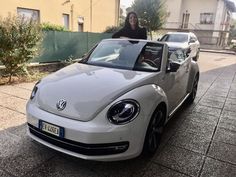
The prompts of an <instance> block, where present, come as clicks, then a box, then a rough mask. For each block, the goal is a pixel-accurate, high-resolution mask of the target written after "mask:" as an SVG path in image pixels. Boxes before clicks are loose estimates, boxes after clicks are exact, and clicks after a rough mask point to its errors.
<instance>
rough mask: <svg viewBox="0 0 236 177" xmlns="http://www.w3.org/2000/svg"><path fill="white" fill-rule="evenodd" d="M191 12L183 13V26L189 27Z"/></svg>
mask: <svg viewBox="0 0 236 177" xmlns="http://www.w3.org/2000/svg"><path fill="white" fill-rule="evenodd" d="M189 17H190V13H188V11H187V10H186V13H183V17H182V24H181V28H188V24H189Z"/></svg>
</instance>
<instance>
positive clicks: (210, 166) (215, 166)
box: [201, 158, 236, 177]
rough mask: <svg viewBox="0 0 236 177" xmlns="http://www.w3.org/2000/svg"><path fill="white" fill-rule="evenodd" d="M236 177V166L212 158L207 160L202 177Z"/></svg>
mask: <svg viewBox="0 0 236 177" xmlns="http://www.w3.org/2000/svg"><path fill="white" fill-rule="evenodd" d="M209 176H211V177H223V176H224V177H235V176H236V166H234V165H231V164H228V163H224V162H221V161H218V160H215V159H212V158H206V162H205V164H204V167H203V171H202V174H201V177H209Z"/></svg>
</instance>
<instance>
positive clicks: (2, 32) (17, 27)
mask: <svg viewBox="0 0 236 177" xmlns="http://www.w3.org/2000/svg"><path fill="white" fill-rule="evenodd" d="M41 41H42V30H41V27H40V25H39V24H38V23H37V22H36V21H34V20H33V19H29V18H25V17H23V16H11V15H9V16H8V17H6V18H4V19H3V18H0V62H1V63H2V64H3V65H5V67H6V69H5V72H6V73H7V75H8V76H9V82H11V78H12V75H13V74H17V73H19V72H20V73H22V71H25V64H26V62H28V61H29V60H31V59H32V58H34V57H35V56H36V55H37V54H38V52H39V45H40V43H41ZM26 72H27V71H26Z"/></svg>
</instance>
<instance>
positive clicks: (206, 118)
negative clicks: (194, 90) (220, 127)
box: [185, 112, 219, 125]
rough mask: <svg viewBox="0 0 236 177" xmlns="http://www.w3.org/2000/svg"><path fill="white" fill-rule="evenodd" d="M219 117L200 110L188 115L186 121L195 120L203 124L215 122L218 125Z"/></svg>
mask: <svg viewBox="0 0 236 177" xmlns="http://www.w3.org/2000/svg"><path fill="white" fill-rule="evenodd" d="M218 119H219V117H215V116H211V115H208V114H202V113H199V112H194V113H191V114H188V115H187V116H186V119H185V122H189V121H194V122H198V123H201V124H213V125H216V124H217V122H218Z"/></svg>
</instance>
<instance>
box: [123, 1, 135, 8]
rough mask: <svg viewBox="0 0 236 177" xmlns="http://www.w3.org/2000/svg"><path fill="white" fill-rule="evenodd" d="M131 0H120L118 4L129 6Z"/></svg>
mask: <svg viewBox="0 0 236 177" xmlns="http://www.w3.org/2000/svg"><path fill="white" fill-rule="evenodd" d="M133 1H134V0H120V4H121V5H124V6H125V7H130V6H131V4H132V2H133Z"/></svg>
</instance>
